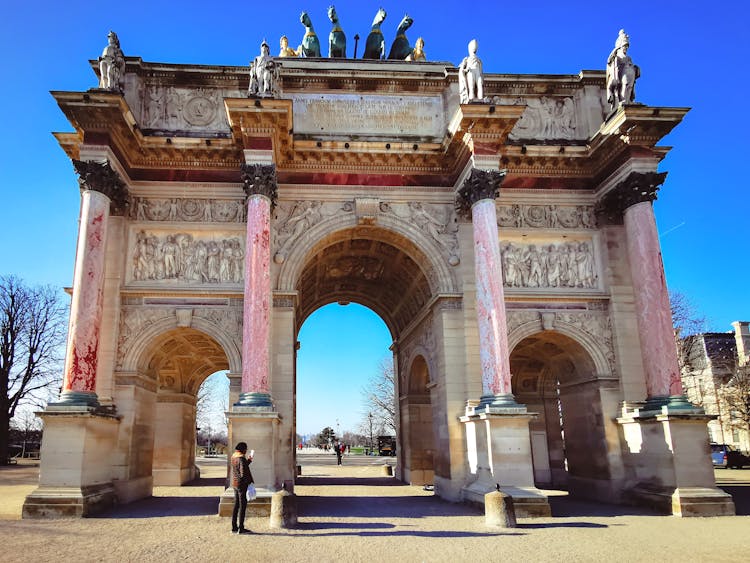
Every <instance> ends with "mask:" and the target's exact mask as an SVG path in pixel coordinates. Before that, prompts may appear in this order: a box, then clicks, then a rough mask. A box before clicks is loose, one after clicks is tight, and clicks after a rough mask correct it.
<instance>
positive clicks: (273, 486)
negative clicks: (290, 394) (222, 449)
mask: <svg viewBox="0 0 750 563" xmlns="http://www.w3.org/2000/svg"><path fill="white" fill-rule="evenodd" d="M228 416H229V440H230V447H234V445H235V444H236V443H237V442H246V443H247V450H248V452H249V451H251V450H255V453H254V455H253V462H252V463H251V464H250V471H251V472H252V474H253V479H254V481H255V489H256V490H257V491H258V496H257V498H256V499H255V500H254V501H252V502H249V503H248V504H247V515H248V516H269V515H270V514H271V497H272V495H273V493H275V492H276V491H278V490H279V489H281V485H282V484H281V483H278V482H277V480H276V473H277V472H276V448H275V445H276V442H277V440H278V428H279V424H280V422H281V415H279V413H277V412H274V411H272V410H271V409H270V408H267V407H241V406H237V405H234V406H232V411H231V412H229V413H228ZM233 506H234V493H233V491H232V489H231V488H230V489H227V490H225V491H224V493H223V494H222V496H221V499H220V500H219V516H231V515H232V507H233Z"/></svg>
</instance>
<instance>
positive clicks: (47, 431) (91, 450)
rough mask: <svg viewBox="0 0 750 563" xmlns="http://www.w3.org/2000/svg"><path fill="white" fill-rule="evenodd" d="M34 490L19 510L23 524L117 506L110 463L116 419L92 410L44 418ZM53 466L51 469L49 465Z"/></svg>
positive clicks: (72, 411) (45, 416)
mask: <svg viewBox="0 0 750 563" xmlns="http://www.w3.org/2000/svg"><path fill="white" fill-rule="evenodd" d="M39 416H40V417H41V418H42V419H43V420H44V434H43V438H42V449H41V457H42V459H43V460H47V461H48V462H47V463H42V465H41V467H40V471H39V487H38V488H37V489H36V490H34V491H33V492H32V493H31V494H29V496H27V497H26V500H25V502H24V504H23V511H22V516H23V518H64V517H81V516H88V515H90V514H94V513H96V512H99V511H101V510H103V509H106V508H109V507H111V506H112V505H114V504H115V502H116V500H117V499H116V495H115V489H114V486H113V484H112V467H111V463H110V459H109V457H108V456H109V455H110V453H111V452H112V451H113V449H114V445H115V440H116V437H117V427H118V424H119V419H118V417H116V416H114V415H110V414H104V413H97V412H94V411H91V410H74V409H71V410H68V411H56V412H43V413H40V414H39ZM49 460H54V463H49Z"/></svg>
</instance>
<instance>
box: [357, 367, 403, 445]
mask: <svg viewBox="0 0 750 563" xmlns="http://www.w3.org/2000/svg"><path fill="white" fill-rule="evenodd" d="M362 397H363V400H364V407H365V410H364V412H365V414H364V419H363V421H362V425H361V426H362V428H363V429H365V430H366V432H365V434H367V433H368V432H372V430H373V428H375V429H377V432H378V433H379V434H380V433H388V434H392V435H395V434H396V374H395V372H394V370H393V362H392V361H391V360H390V359H389V358H384V359H383V360H381V361H380V364H379V365H378V371H377V372H376V373H375V374H373V375H372V376H371V377H370V379H369V381H368V382H367V385H366V386H365V387H364V388H363V389H362ZM370 415H372V416H370Z"/></svg>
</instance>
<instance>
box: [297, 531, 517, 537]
mask: <svg viewBox="0 0 750 563" xmlns="http://www.w3.org/2000/svg"><path fill="white" fill-rule="evenodd" d="M525 535H526V534H525V533H523V532H457V531H454V530H435V531H430V532H428V531H421V530H400V531H397V532H367V531H362V532H328V533H323V534H305V535H304V536H300V537H304V538H310V537H316V536H359V537H386V536H387V537H399V536H401V537H406V536H410V537H417V538H487V537H497V536H525Z"/></svg>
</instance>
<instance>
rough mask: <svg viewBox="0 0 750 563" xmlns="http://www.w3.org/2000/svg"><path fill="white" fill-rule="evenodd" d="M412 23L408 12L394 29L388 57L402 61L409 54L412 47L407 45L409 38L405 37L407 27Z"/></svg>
mask: <svg viewBox="0 0 750 563" xmlns="http://www.w3.org/2000/svg"><path fill="white" fill-rule="evenodd" d="M413 23H414V20H413V19H411V18H410V17H409V14H406V15H405V16H404V19H402V20H401V23H400V24H398V29H396V39H394V40H393V43H392V44H391V51H390V53H388V58H389V59H397V60H400V61H403V60H405V59H406V57H408V56H409V55H411V53H412V51H413V49H412V46H411V45H409V40H408V39H407V38H406V30H407V29H409V28H410V27H411V24H413Z"/></svg>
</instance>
